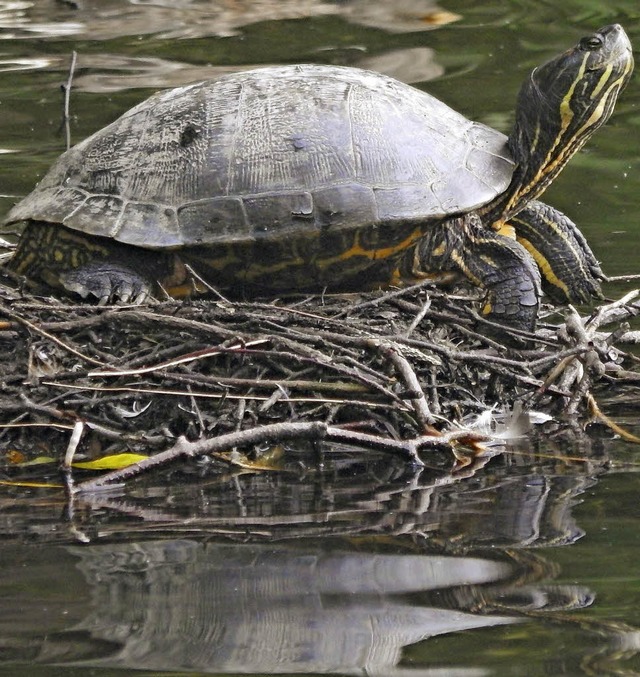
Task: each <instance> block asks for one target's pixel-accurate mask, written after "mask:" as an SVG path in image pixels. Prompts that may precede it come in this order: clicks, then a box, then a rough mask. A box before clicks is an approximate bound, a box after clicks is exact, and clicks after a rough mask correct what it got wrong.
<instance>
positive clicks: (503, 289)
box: [406, 214, 541, 331]
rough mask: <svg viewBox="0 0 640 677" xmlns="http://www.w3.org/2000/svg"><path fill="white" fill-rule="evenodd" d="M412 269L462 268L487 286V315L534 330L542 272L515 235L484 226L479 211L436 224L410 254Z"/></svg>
mask: <svg viewBox="0 0 640 677" xmlns="http://www.w3.org/2000/svg"><path fill="white" fill-rule="evenodd" d="M406 263H410V264H411V268H412V273H413V274H414V275H416V274H419V272H422V274H424V273H427V272H429V271H448V270H458V271H460V272H462V273H463V274H464V275H465V277H467V278H468V279H469V280H470V281H471V282H472V283H473V284H475V285H477V286H478V287H483V288H484V289H486V290H487V295H486V297H485V302H484V306H483V309H482V313H483V315H485V316H486V317H487V319H488V320H491V321H492V322H496V323H498V324H502V325H505V326H506V327H509V328H515V329H520V330H525V331H534V330H535V327H536V321H537V315H538V306H539V299H540V296H541V289H540V272H539V271H538V268H537V267H536V265H535V262H534V260H533V259H532V258H531V256H530V255H529V254H528V253H527V251H526V250H525V249H524V247H522V246H521V245H519V244H518V243H517V242H516V241H515V240H513V239H511V238H508V237H505V236H504V235H499V234H498V233H496V232H495V231H493V230H491V229H489V228H485V227H484V226H483V225H482V222H481V220H480V218H479V217H478V216H477V215H475V214H467V215H466V216H462V217H460V218H457V219H451V220H448V221H444V222H443V223H441V224H437V225H435V226H433V227H432V228H431V229H430V230H429V231H428V232H427V234H426V235H425V238H424V239H423V240H421V241H420V242H419V243H418V245H417V247H416V248H415V249H414V251H413V252H412V253H411V256H410V257H409V258H408V259H406Z"/></svg>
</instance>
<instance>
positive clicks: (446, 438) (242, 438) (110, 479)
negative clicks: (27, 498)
mask: <svg viewBox="0 0 640 677" xmlns="http://www.w3.org/2000/svg"><path fill="white" fill-rule="evenodd" d="M487 439H488V438H487V437H485V436H483V435H476V434H474V433H470V432H469V431H468V430H455V431H451V432H449V433H445V434H443V435H442V436H440V437H437V436H434V435H424V436H420V437H416V438H414V439H409V440H394V439H391V438H386V437H380V436H378V435H370V434H367V433H361V432H355V431H350V430H344V429H342V428H338V427H334V426H329V425H327V424H325V423H323V422H320V421H313V422H309V423H297V422H296V423H288V422H285V423H272V424H270V425H264V426H259V427H256V428H250V429H248V430H238V431H236V432H232V433H226V434H224V435H219V436H218V437H213V438H208V439H201V440H197V441H195V442H189V441H188V440H187V439H186V438H185V437H179V438H178V440H177V441H176V443H175V444H174V445H173V446H172V447H171V448H170V449H167V450H166V451H162V452H160V453H159V454H155V455H154V456H150V457H149V458H146V459H144V460H142V461H140V462H139V463H134V464H133V465H130V466H128V467H126V468H122V469H121V470H114V471H113V472H110V473H107V474H106V475H103V476H102V477H99V478H98V479H96V480H89V481H87V482H82V483H81V484H79V485H77V487H76V488H75V491H76V493H78V492H90V491H96V490H100V489H103V488H105V487H109V486H111V487H113V486H114V483H116V482H122V481H124V480H127V479H129V478H130V477H134V476H136V475H139V474H140V473H142V472H145V471H149V470H151V469H153V468H158V467H160V466H162V465H166V464H167V463H171V462H173V461H175V460H177V459H179V458H194V457H196V456H203V455H205V454H217V453H220V452H222V451H228V450H229V449H233V448H234V447H240V446H247V445H256V444H264V443H275V442H282V441H283V440H314V441H321V440H325V441H332V442H341V443H343V444H351V445H354V446H359V447H366V448H370V449H377V450H380V451H383V452H388V453H399V454H402V455H404V456H409V457H410V459H411V460H412V461H413V462H414V463H415V464H416V465H419V466H423V465H424V462H423V461H422V460H421V459H420V457H419V455H418V454H419V451H420V450H421V449H423V448H426V447H430V448H443V447H444V448H447V449H451V447H452V446H453V445H454V444H455V443H456V442H457V441H458V440H463V441H464V443H470V442H482V441H486V440H487Z"/></svg>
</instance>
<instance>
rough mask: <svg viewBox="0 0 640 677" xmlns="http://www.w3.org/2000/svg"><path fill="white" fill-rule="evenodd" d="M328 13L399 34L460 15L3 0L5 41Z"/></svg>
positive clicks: (405, 3)
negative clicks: (32, 36) (74, 3)
mask: <svg viewBox="0 0 640 677" xmlns="http://www.w3.org/2000/svg"><path fill="white" fill-rule="evenodd" d="M329 15H342V16H344V17H345V19H346V20H348V21H350V22H353V23H357V24H362V25H364V26H371V27H374V28H383V29H384V30H387V31H391V32H396V33H406V32H412V31H423V30H428V29H430V28H434V27H437V26H441V25H443V24H446V23H450V22H452V21H456V20H458V19H459V18H460V17H459V16H458V15H456V14H454V13H452V12H448V11H446V10H443V9H441V8H440V7H439V6H438V5H437V4H436V3H435V2H434V1H433V0H395V1H394V2H388V1H387V0H341V1H340V2H332V1H331V0H326V1H325V0H234V1H230V0H226V1H224V0H223V1H221V0H171V1H170V2H160V1H159V0H153V2H146V1H145V0H82V2H79V3H77V6H75V7H73V6H72V4H71V3H69V4H66V3H63V2H59V0H37V1H32V2H26V1H13V2H12V1H4V2H3V1H2V0H0V29H4V30H5V33H4V34H3V35H2V38H3V39H14V38H21V37H27V36H30V35H34V34H35V35H39V36H46V37H68V36H77V37H84V38H90V39H92V40H107V39H113V38H117V37H121V36H125V35H149V34H154V35H156V36H157V37H159V38H162V39H176V38H200V37H205V36H217V37H227V36H232V35H237V34H238V32H239V31H240V30H241V29H242V28H244V27H245V26H249V25H251V24H254V23H259V22H264V21H283V20H290V19H302V18H311V17H319V16H329Z"/></svg>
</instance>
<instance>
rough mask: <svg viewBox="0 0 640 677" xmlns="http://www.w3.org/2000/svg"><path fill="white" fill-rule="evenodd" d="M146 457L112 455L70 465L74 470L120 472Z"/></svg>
mask: <svg viewBox="0 0 640 677" xmlns="http://www.w3.org/2000/svg"><path fill="white" fill-rule="evenodd" d="M145 458H149V457H148V456H144V455H143V454H112V455H110V456H103V457H102V458H96V459H94V460H93V461H82V462H80V463H72V464H71V465H72V466H73V467H74V468H82V469H83V470H120V469H121V468H126V467H127V466H130V465H133V464H134V463H139V462H140V461H144V459H145Z"/></svg>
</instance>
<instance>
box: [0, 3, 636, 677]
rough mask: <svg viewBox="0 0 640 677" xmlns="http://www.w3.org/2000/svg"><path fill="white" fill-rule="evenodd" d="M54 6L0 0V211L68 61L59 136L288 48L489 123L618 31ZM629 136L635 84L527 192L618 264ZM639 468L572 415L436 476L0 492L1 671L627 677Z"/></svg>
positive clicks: (506, 119)
mask: <svg viewBox="0 0 640 677" xmlns="http://www.w3.org/2000/svg"><path fill="white" fill-rule="evenodd" d="M72 4H73V3H66V2H57V1H54V0H42V1H37V0H36V1H35V2H27V1H24V2H21V1H14V2H12V1H9V0H7V1H4V2H3V1H2V0H0V214H1V213H4V212H6V210H7V209H8V208H9V206H10V205H11V204H13V202H14V201H15V200H16V198H18V197H19V196H22V195H24V194H25V193H26V192H28V191H29V190H30V188H31V187H32V186H33V184H34V183H35V181H37V179H38V177H39V176H41V175H42V173H43V172H44V171H45V170H46V169H47V167H48V166H49V164H50V163H51V162H52V160H53V159H54V158H55V157H57V155H58V154H59V153H60V152H61V150H63V149H64V135H63V134H62V133H61V131H60V122H61V112H62V93H61V90H60V85H61V83H63V82H64V81H65V80H66V78H67V74H68V68H69V62H70V55H71V52H72V51H73V50H76V51H77V53H78V64H77V68H76V72H75V75H74V80H73V84H74V87H73V92H72V96H71V135H72V139H73V140H74V141H78V140H81V139H82V138H84V137H85V136H86V135H88V134H89V133H91V132H93V131H95V130H97V129H99V128H100V127H102V126H103V125H105V124H107V123H108V122H110V121H112V120H113V119H114V118H115V117H117V116H118V115H120V114H121V113H122V112H124V111H125V110H126V109H127V108H129V107H130V106H132V105H134V104H135V103H137V102H139V101H141V100H142V99H144V98H146V97H147V96H148V95H149V94H150V93H151V92H154V91H156V90H158V89H161V88H164V87H171V86H177V85H179V84H183V83H186V82H191V81H194V80H198V79H203V78H207V77H215V76H216V75H220V74H222V73H225V72H228V71H229V70H234V69H240V68H247V67H250V66H254V65H260V64H272V63H296V62H317V63H321V62H322V63H334V64H345V65H359V66H364V67H367V68H373V69H376V70H381V71H384V72H388V73H390V74H392V75H394V76H396V77H398V78H400V79H402V80H406V81H408V82H412V83H413V84H416V85H418V86H420V87H425V88H427V89H428V90H429V91H430V92H432V93H434V94H436V95H437V96H439V97H440V98H442V99H443V100H445V101H446V102H447V103H448V104H450V105H451V106H453V107H454V108H456V109H458V110H460V111H461V112H463V113H465V114H466V115H468V116H469V117H472V118H475V119H477V120H481V121H483V122H486V123H488V124H490V125H493V126H495V127H497V128H499V129H501V130H502V131H505V132H507V131H508V130H509V126H510V122H511V120H512V114H513V108H514V100H515V96H516V93H517V91H518V88H519V84H520V82H521V81H522V80H523V78H524V77H526V74H527V73H528V72H529V71H530V70H531V68H532V67H534V66H535V65H536V64H538V63H540V62H541V61H543V60H545V59H547V58H550V57H551V56H553V55H555V54H556V53H557V52H559V51H560V50H561V49H564V48H566V47H569V46H570V45H571V44H573V43H574V42H575V41H576V40H577V39H578V38H579V37H581V36H582V35H584V34H586V33H589V32H590V31H591V30H592V29H594V28H597V27H599V26H601V25H603V24H608V23H613V22H619V23H621V24H623V26H624V27H625V29H626V30H627V32H628V34H629V36H630V38H631V40H632V42H634V44H636V45H640V22H639V19H640V6H638V3H637V0H626V1H624V0H621V1H618V2H608V3H604V2H601V1H598V2H595V1H594V2H585V1H582V2H578V1H577V0H575V1H571V0H565V2H563V3H562V4H561V5H558V3H557V2H555V1H554V2H551V1H549V2H543V1H537V2H533V1H532V2H525V1H524V0H523V1H521V2H515V1H513V2H497V1H495V0H493V1H491V0H490V1H488V2H473V1H471V0H468V1H453V0H452V1H450V2H446V3H444V2H443V3H442V4H441V5H440V6H439V7H438V8H435V7H434V5H433V4H432V3H430V2H428V1H427V0H422V1H421V0H403V1H400V0H398V1H397V2H387V1H386V0H384V1H382V0H381V1H378V2H365V1H364V0H363V1H357V0H356V1H349V0H344V1H343V2H329V1H325V2H320V1H319V0H318V1H314V0H304V1H303V0H297V1H293V0H291V1H287V0H280V1H279V2H270V1H267V0H263V1H262V2H249V1H246V2H243V1H237V2H236V1H231V0H220V1H219V2H207V1H201V2H196V1H195V0H194V1H193V2H188V1H185V0H183V2H164V3H161V2H159V1H158V2H138V3H133V2H126V1H125V0H104V1H99V0H85V1H82V2H80V3H79V8H77V9H74V8H73V7H72V6H71V5H72ZM639 126H640V76H639V75H636V76H635V77H634V78H633V79H632V81H631V84H630V85H629V87H628V89H627V90H626V91H625V93H624V95H623V96H622V97H621V100H620V102H619V104H618V106H617V109H616V112H615V114H614V116H613V118H612V119H611V121H610V122H609V124H608V125H607V126H606V128H605V129H603V130H601V131H600V132H599V133H598V134H597V135H596V137H595V138H594V139H593V140H592V141H591V142H590V143H589V145H588V147H587V148H586V149H585V150H584V151H583V152H581V153H580V154H579V155H578V156H577V157H576V158H574V160H573V161H572V162H571V165H570V167H569V168H567V170H566V171H565V172H564V173H563V175H562V176H561V177H560V178H559V179H558V180H557V181H556V182H555V183H554V185H553V186H552V187H551V188H550V189H549V191H548V192H547V194H546V196H545V200H546V201H548V202H550V203H552V204H554V205H555V206H556V207H558V208H559V209H561V210H562V211H564V212H567V213H568V214H570V215H571V216H572V217H573V218H574V220H575V221H576V222H577V223H578V224H579V225H580V227H581V229H582V231H583V232H584V233H585V235H586V236H587V238H588V239H589V241H590V243H591V245H592V247H593V249H594V251H595V253H596V255H597V256H598V258H599V259H600V260H601V261H602V262H603V267H604V269H605V270H606V272H607V273H609V274H622V273H632V272H634V273H635V272H638V268H639V266H638V263H639V262H640V256H639V253H638V252H639V249H638V241H639V238H640V226H639V225H638V216H639V214H640V210H639V207H638V194H639V191H638V169H639V165H640V133H639V130H638V127H639ZM610 291H611V293H614V292H615V291H616V290H615V289H611V290H610ZM611 399H612V401H615V393H611ZM624 401H625V406H624V409H623V408H616V406H615V404H612V405H611V410H612V413H613V414H614V415H615V416H616V418H617V420H619V421H620V422H621V423H622V424H624V425H625V426H627V427H628V428H629V429H630V430H632V431H635V432H636V434H638V433H639V431H640V425H639V424H638V413H639V411H640V406H638V404H637V402H636V404H634V399H633V397H631V398H629V397H626V398H625V400H624ZM639 461H640V452H639V451H638V448H637V447H636V446H633V445H631V444H630V443H626V442H622V441H620V440H617V439H613V438H612V436H611V435H610V434H608V433H607V432H606V431H602V430H598V429H597V428H595V427H592V428H591V429H590V430H589V434H588V435H586V436H579V437H577V438H575V437H574V438H568V437H567V436H566V435H564V434H563V435H558V436H554V435H553V434H552V433H550V434H545V436H543V437H541V438H539V439H534V440H531V441H530V442H528V443H526V444H525V443H523V444H522V445H521V446H520V447H519V448H518V449H517V450H515V451H514V452H513V453H512V454H509V455H505V456H502V457H498V458H496V459H493V460H492V461H491V462H490V463H488V464H487V465H486V466H485V467H484V468H480V469H478V470H477V471H476V472H475V474H473V475H471V476H469V477H466V476H464V475H461V476H458V477H455V478H453V479H451V478H447V479H445V478H444V477H438V476H436V475H428V474H419V473H416V472H414V471H411V470H409V469H407V468H404V467H402V466H400V465H399V464H394V463H392V462H391V461H389V460H388V459H385V458H373V459H372V460H371V462H370V463H367V464H366V465H364V464H359V463H356V462H355V461H353V459H351V458H350V457H349V455H348V454H345V455H344V457H338V458H337V459H336V460H334V461H332V462H331V463H327V464H326V466H325V468H324V470H323V471H322V472H317V473H313V472H312V473H308V474H307V475H304V476H302V475H301V476H300V477H297V478H296V479H295V481H292V479H291V477H281V476H273V477H272V476H264V475H260V476H248V475H238V476H231V475H229V476H222V477H220V476H213V475H209V474H207V472H206V471H205V470H203V472H202V474H201V475H199V476H197V477H195V476H194V477H184V476H182V475H180V474H177V475H176V477H175V484H174V485H173V486H171V487H166V486H161V485H158V486H156V485H154V483H153V481H152V480H149V481H148V482H146V483H143V482H141V483H139V484H137V485H136V488H135V490H134V491H133V492H131V493H130V494H128V495H126V496H124V495H118V494H117V493H116V494H105V495H103V496H96V497H92V498H91V499H90V500H89V499H87V500H86V501H85V502H83V503H81V504H79V505H76V506H75V511H74V512H73V514H69V513H68V511H67V510H66V507H65V497H64V494H63V492H62V491H60V490H52V489H31V490H25V489H22V488H15V487H1V488H0V534H1V536H2V541H1V542H0V564H1V565H2V574H3V575H2V578H1V579H0V675H2V676H4V675H6V676H7V677H8V676H9V675H11V676H12V677H13V676H16V675H17V676H19V677H22V676H23V675H24V676H27V675H64V676H70V675H113V676H117V677H122V676H123V675H129V674H131V671H132V670H140V671H148V673H149V674H154V675H160V674H184V673H195V674H233V673H248V674H275V673H283V672H288V673H295V674H317V673H330V674H365V673H367V674H380V675H402V676H405V675H428V676H430V677H443V676H444V675H446V676H447V677H454V676H455V677H458V676H460V677H472V676H473V677H476V676H477V675H505V676H511V675H516V676H518V675H527V676H538V675H582V674H597V675H619V674H626V675H634V674H640V658H639V657H638V656H639V654H638V651H639V650H640V612H638V609H640V573H639V571H640V567H639V565H638V561H639V560H638V557H639V556H640V508H639V507H638V479H637V474H636V470H637V467H638V462H639ZM396 465H397V467H396ZM196 519H197V526H198V529H197V530H196V529H193V530H190V527H189V524H190V520H196ZM191 523H192V524H194V523H195V522H191ZM203 532H206V533H207V534H208V537H207V538H206V539H202V538H201V536H202V533H203ZM83 536H87V537H88V538H89V539H90V540H92V544H90V545H87V546H84V547H83V546H79V545H74V543H78V542H79V541H80V540H82V538H83ZM196 536H197V538H196ZM205 541H206V542H205Z"/></svg>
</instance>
